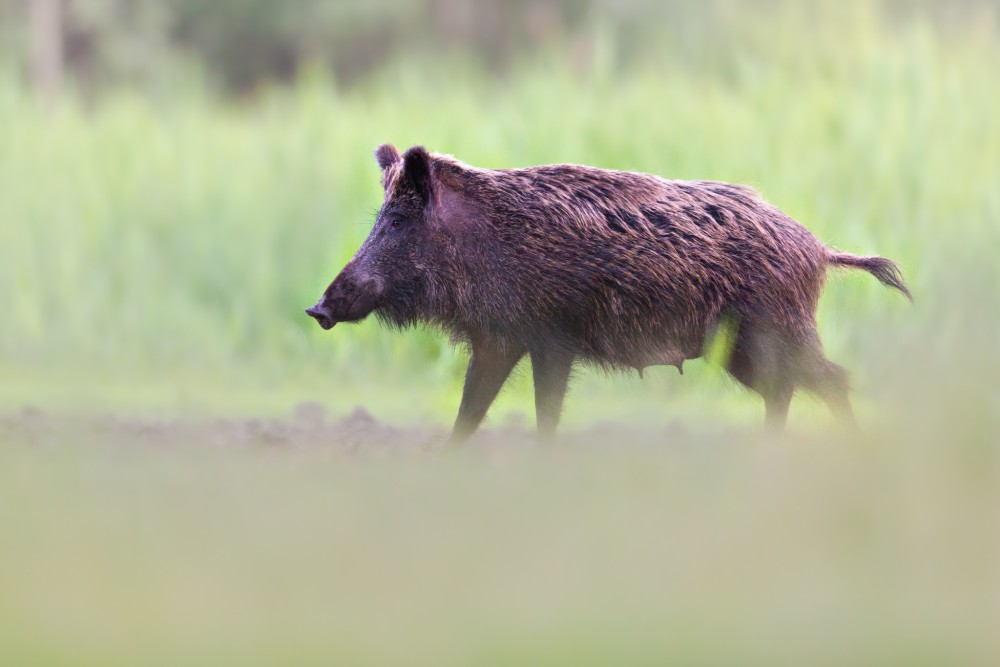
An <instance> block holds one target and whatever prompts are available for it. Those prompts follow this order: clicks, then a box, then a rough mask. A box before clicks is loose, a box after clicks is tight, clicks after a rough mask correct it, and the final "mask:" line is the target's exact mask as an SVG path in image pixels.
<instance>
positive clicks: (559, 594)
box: [0, 424, 1000, 667]
mask: <svg viewBox="0 0 1000 667" xmlns="http://www.w3.org/2000/svg"><path fill="white" fill-rule="evenodd" d="M49 426H50V427H51V426H52V424H49ZM592 435H593V437H592V438H577V439H575V440H571V441H570V442H569V443H567V444H564V445H563V446H555V447H552V448H548V449H537V448H534V447H532V446H529V445H524V444H519V443H518V440H519V438H517V437H515V438H509V437H508V438H505V439H502V440H500V439H493V440H487V441H485V442H482V441H481V442H479V443H477V446H475V447H472V448H470V449H468V450H466V451H464V452H461V453H453V454H450V455H449V454H444V453H441V452H436V453H435V452H421V451H420V450H419V449H418V448H416V447H415V446H414V445H413V444H412V442H414V441H419V440H420V438H419V434H417V436H413V435H406V434H399V436H400V437H399V439H398V441H397V442H395V443H394V444H390V445H387V448H384V449H376V450H373V449H372V448H365V449H363V450H362V451H363V452H364V453H361V454H354V455H347V454H345V453H344V451H343V450H339V449H338V448H337V447H335V446H333V443H328V444H326V445H321V446H295V445H294V443H293V444H290V445H286V446H275V445H274V444H270V445H268V444H266V442H265V441H263V440H259V441H256V442H249V443H244V444H240V445H228V446H219V445H216V446H212V444H211V438H209V437H206V438H205V439H202V440H197V441H175V440H171V439H169V438H166V439H164V438H162V437H161V438H153V439H150V437H149V435H148V434H147V435H146V436H144V437H133V438H130V439H126V440H122V441H115V440H114V439H111V440H109V439H108V438H107V437H104V438H99V439H95V438H92V437H89V436H88V435H86V434H85V433H81V432H79V431H77V432H75V433H74V434H73V435H71V436H70V437H69V439H68V441H60V437H58V430H56V431H55V432H53V433H50V434H49V435H48V436H44V437H38V432H37V431H36V433H35V435H34V436H31V437H30V438H27V440H26V441H24V442H20V443H15V444H16V445H17V446H13V447H10V446H8V447H4V448H3V449H0V489H3V492H2V493H3V503H2V505H0V525H2V526H3V530H2V531H0V554H2V556H0V564H2V567H0V663H2V664H10V665H15V664H17V665H27V664H37V665H60V664H64V665H90V664H93V665H135V664H143V665H178V664H184V665H196V664H204V665H228V664H232V665H274V664H296V665H312V664H315V665H434V666H436V667H441V666H444V665H470V664H476V665H510V664H547V665H574V666H580V665H609V664H637V665H638V664H683V665H768V666H773V665H855V664H864V665H906V666H907V667H913V666H920V665H948V666H954V665H990V664H997V662H998V661H1000V638H998V637H997V634H996V620H997V618H998V617H1000V531H998V528H997V527H998V526H1000V461H998V458H997V456H996V452H995V451H994V452H993V453H992V455H990V454H989V453H987V451H986V450H984V449H983V448H982V446H981V443H971V442H967V441H957V442H955V443H953V444H951V445H950V446H949V447H947V448H944V447H941V446H939V445H940V443H939V442H938V441H928V440H922V439H912V440H909V441H906V442H901V441H886V440H883V439H881V438H878V437H871V438H867V439H861V440H858V439H850V440H848V439H842V438H835V437H824V438H808V439H800V440H796V439H789V440H783V441H765V440H760V439H759V438H756V437H754V436H747V435H746V434H743V435H740V434H736V433H734V434H731V435H730V436H729V437H727V438H715V439H712V438H705V437H692V436H690V435H683V434H673V436H671V437H665V438H664V439H663V441H661V442H657V443H656V444H655V445H653V446H648V444H647V445H638V444H635V443H634V442H628V441H617V442H616V441H615V439H614V438H613V437H610V438H609V437H608V436H609V433H607V432H605V433H604V434H603V436H604V437H603V438H602V437H601V434H600V433H595V434H592ZM610 435H613V433H611V434H610ZM21 437H26V436H23V435H22V436H21ZM15 440H16V438H15ZM408 440H409V441H408ZM623 440H624V438H623ZM373 452H376V453H373Z"/></svg>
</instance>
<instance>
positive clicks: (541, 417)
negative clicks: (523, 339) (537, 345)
mask: <svg viewBox="0 0 1000 667" xmlns="http://www.w3.org/2000/svg"><path fill="white" fill-rule="evenodd" d="M572 367H573V355H572V354H569V353H567V352H563V351H561V350H543V349H538V350H532V351H531V373H532V376H533V379H534V382H535V419H536V421H537V422H538V435H539V437H541V438H549V437H551V436H552V435H554V434H555V432H556V427H557V426H558V425H559V415H560V414H561V413H562V405H563V399H564V398H566V387H567V385H568V384H569V373H570V369H571V368H572Z"/></svg>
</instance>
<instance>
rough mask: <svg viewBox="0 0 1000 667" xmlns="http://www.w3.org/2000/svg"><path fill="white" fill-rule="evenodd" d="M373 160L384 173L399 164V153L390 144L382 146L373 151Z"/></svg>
mask: <svg viewBox="0 0 1000 667" xmlns="http://www.w3.org/2000/svg"><path fill="white" fill-rule="evenodd" d="M375 160H376V161H377V162H378V166H379V167H380V168H381V169H382V171H385V170H386V169H388V168H389V167H391V166H392V165H394V164H396V163H397V162H399V151H398V150H396V147H395V146H393V145H392V144H382V145H381V146H379V147H378V148H376V149H375Z"/></svg>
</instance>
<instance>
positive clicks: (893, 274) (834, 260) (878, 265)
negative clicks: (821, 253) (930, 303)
mask: <svg viewBox="0 0 1000 667" xmlns="http://www.w3.org/2000/svg"><path fill="white" fill-rule="evenodd" d="M829 261H830V264H835V265H837V266H848V267H851V268H854V269H864V270H865V271H867V272H868V273H870V274H872V275H873V276H875V277H876V278H878V281H879V282H880V283H882V284H883V285H886V286H888V287H895V288H896V289H898V290H899V291H900V292H902V293H903V294H905V295H906V298H907V299H909V300H910V301H913V295H912V294H910V288H908V287H907V286H906V281H904V280H903V272H902V271H900V270H899V265H898V264H896V262H894V261H892V260H891V259H886V258H885V257H860V256H858V255H851V254H849V253H846V252H832V253H830V260H829Z"/></svg>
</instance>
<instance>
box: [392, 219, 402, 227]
mask: <svg viewBox="0 0 1000 667" xmlns="http://www.w3.org/2000/svg"><path fill="white" fill-rule="evenodd" d="M389 226H390V227H392V228H393V229H399V228H400V227H402V226H403V221H402V220H400V219H399V218H393V219H392V222H390V223H389Z"/></svg>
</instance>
